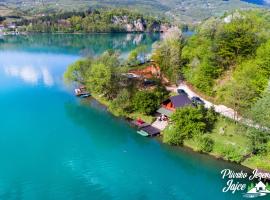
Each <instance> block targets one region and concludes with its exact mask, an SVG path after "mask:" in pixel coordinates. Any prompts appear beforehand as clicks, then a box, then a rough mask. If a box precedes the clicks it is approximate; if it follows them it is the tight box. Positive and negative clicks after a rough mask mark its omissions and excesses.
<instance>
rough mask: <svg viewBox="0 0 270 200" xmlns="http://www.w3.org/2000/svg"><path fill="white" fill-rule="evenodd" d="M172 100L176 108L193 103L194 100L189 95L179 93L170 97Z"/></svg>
mask: <svg viewBox="0 0 270 200" xmlns="http://www.w3.org/2000/svg"><path fill="white" fill-rule="evenodd" d="M170 100H171V102H172V103H173V105H174V107H175V108H179V107H183V106H187V105H192V101H191V100H190V99H189V98H188V96H187V95H184V94H179V95H177V96H172V97H170Z"/></svg>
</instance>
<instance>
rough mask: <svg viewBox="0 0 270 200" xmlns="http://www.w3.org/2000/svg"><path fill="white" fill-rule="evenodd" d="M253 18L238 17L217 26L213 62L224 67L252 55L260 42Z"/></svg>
mask: <svg viewBox="0 0 270 200" xmlns="http://www.w3.org/2000/svg"><path fill="white" fill-rule="evenodd" d="M254 26H258V25H257V24H254V20H252V19H250V18H244V17H239V18H236V19H234V20H232V22H231V23H227V24H224V25H223V26H220V27H219V28H218V31H217V33H216V36H215V44H214V46H213V48H214V52H215V55H216V58H215V62H216V63H217V65H218V66H222V67H223V68H224V69H226V68H228V67H230V66H232V65H234V64H235V63H236V61H237V59H239V58H241V57H242V58H245V57H248V56H250V55H253V54H254V53H255V52H256V49H257V47H258V46H259V45H260V43H261V38H259V37H258V35H257V31H258V30H257V29H256V28H255V29H254Z"/></svg>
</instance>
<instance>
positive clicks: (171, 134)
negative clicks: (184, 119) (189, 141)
mask: <svg viewBox="0 0 270 200" xmlns="http://www.w3.org/2000/svg"><path fill="white" fill-rule="evenodd" d="M184 139H186V136H185V134H183V133H182V132H179V131H178V130H177V128H176V127H174V126H169V127H168V128H166V129H165V130H164V132H163V142H164V143H167V144H170V145H175V146H180V145H182V144H183V142H184Z"/></svg>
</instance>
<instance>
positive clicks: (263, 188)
mask: <svg viewBox="0 0 270 200" xmlns="http://www.w3.org/2000/svg"><path fill="white" fill-rule="evenodd" d="M255 188H256V190H257V191H258V192H263V191H266V186H265V184H264V183H263V182H261V181H260V182H259V183H257V184H256V186H255Z"/></svg>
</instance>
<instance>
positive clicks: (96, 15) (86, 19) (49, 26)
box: [17, 9, 170, 33]
mask: <svg viewBox="0 0 270 200" xmlns="http://www.w3.org/2000/svg"><path fill="white" fill-rule="evenodd" d="M17 25H20V26H21V27H22V30H25V31H27V32H46V33H49V32H66V33H74V32H76V33H78V32H81V33H92V32H95V33H98V32H164V31H166V30H167V29H168V28H169V26H170V24H169V22H168V21H167V20H165V19H162V18H155V17H151V16H147V15H143V14H140V13H138V12H135V11H129V10H127V9H89V10H87V11H85V12H64V13H57V14H50V15H47V16H41V17H37V18H33V19H25V20H22V21H21V22H19V23H17Z"/></svg>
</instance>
